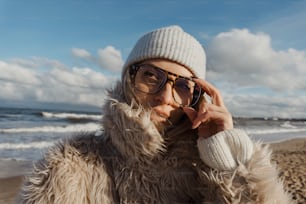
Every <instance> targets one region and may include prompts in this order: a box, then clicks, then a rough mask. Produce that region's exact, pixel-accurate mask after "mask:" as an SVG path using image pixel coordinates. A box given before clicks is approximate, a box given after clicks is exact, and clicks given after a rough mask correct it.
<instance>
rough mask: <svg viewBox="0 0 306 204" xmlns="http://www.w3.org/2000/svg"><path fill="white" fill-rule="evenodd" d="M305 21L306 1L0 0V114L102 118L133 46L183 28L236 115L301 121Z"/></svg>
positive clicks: (304, 114) (305, 97)
mask: <svg viewBox="0 0 306 204" xmlns="http://www.w3.org/2000/svg"><path fill="white" fill-rule="evenodd" d="M305 19H306V1H305V0H304V1H299V0H282V1H278V0H270V1H266V0H257V1H254V0H227V1H225V0H224V1H218V0H190V1H182V0H157V1H145V0H135V1H133V0H131V1H116V0H65V1H62V0H61V1H60V0H52V1H51V0H27V1H22V0H0V33H1V34H0V107H1V106H5V107H34V108H35V107H36V108H37V107H42V108H56V109H75V110H76V109H77V110H94V111H100V109H101V106H102V105H103V101H104V99H105V97H106V93H107V90H108V89H109V88H111V87H112V86H113V85H114V83H115V82H116V81H117V80H119V79H120V72H121V69H122V65H123V64H124V61H125V60H126V58H127V56H128V54H129V52H130V51H131V49H132V48H133V46H134V44H135V43H136V41H137V39H138V38H139V37H141V35H143V34H144V33H146V32H148V31H151V30H153V29H156V28H159V27H163V26H168V25H180V26H181V27H182V28H183V29H184V30H185V31H186V32H188V33H190V34H191V35H193V36H194V37H195V38H197V39H198V41H199V42H200V43H201V44H202V45H203V47H204V48H205V51H206V55H207V68H206V70H207V74H206V80H207V81H209V82H211V83H212V84H214V85H215V86H216V87H217V88H218V89H219V90H220V92H221V94H222V96H223V98H224V101H225V104H226V106H227V108H228V109H229V111H230V112H231V113H232V115H233V116H236V117H281V118H306V38H305V37H304V36H305V33H306V21H305Z"/></svg>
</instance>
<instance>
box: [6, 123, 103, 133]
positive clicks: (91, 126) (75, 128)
mask: <svg viewBox="0 0 306 204" xmlns="http://www.w3.org/2000/svg"><path fill="white" fill-rule="evenodd" d="M99 129H101V126H100V124H98V123H86V124H74V125H66V126H39V127H27V128H7V129H0V133H34V132H48V133H50V132H54V133H65V132H85V131H86V132H94V131H98V130H99Z"/></svg>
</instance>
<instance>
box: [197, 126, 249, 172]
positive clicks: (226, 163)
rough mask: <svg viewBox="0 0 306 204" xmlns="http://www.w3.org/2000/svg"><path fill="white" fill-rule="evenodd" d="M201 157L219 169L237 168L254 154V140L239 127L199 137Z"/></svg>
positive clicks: (212, 166) (209, 164)
mask: <svg viewBox="0 0 306 204" xmlns="http://www.w3.org/2000/svg"><path fill="white" fill-rule="evenodd" d="M198 149H199V153H200V157H201V159H202V160H203V161H204V163H206V164H207V165H208V166H210V167H211V168H214V169H218V170H232V169H235V168H236V167H237V166H238V164H239V163H243V164H245V163H246V162H248V160H249V159H250V158H251V156H252V154H253V142H252V141H251V139H250V138H249V137H248V135H247V134H246V133H245V132H244V131H242V130H239V129H231V130H226V131H222V132H219V133H217V134H216V135H214V136H212V137H209V138H206V139H203V138H199V139H198Z"/></svg>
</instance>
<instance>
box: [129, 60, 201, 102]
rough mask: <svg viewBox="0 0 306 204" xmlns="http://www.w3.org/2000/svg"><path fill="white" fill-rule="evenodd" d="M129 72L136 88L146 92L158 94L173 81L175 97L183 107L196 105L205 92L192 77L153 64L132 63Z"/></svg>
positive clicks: (173, 94)
mask: <svg viewBox="0 0 306 204" xmlns="http://www.w3.org/2000/svg"><path fill="white" fill-rule="evenodd" d="M129 74H130V77H131V81H132V84H133V86H134V88H135V89H136V90H137V91H140V92H143V93H146V94H152V95H153V94H157V93H158V92H159V91H161V90H162V89H163V88H164V86H165V85H166V83H167V82H171V85H172V96H173V99H174V101H175V102H176V103H177V104H179V105H180V106H182V107H185V106H194V105H196V104H197V102H198V101H199V99H200V97H201V95H202V93H203V90H202V89H201V87H200V86H199V85H197V83H196V82H195V81H193V78H192V77H191V78H189V77H183V76H180V75H177V74H174V73H171V72H168V71H165V70H164V69H162V68H159V67H156V66H154V65H151V64H135V65H132V66H131V67H130V70H129ZM169 76H172V77H171V78H170V77H169ZM173 78H174V79H173Z"/></svg>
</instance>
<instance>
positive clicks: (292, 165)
mask: <svg viewBox="0 0 306 204" xmlns="http://www.w3.org/2000/svg"><path fill="white" fill-rule="evenodd" d="M266 144H269V145H270V147H271V149H272V150H273V154H272V158H273V160H274V161H276V163H277V164H278V166H279V168H280V176H281V177H282V178H287V177H288V176H289V177H290V175H292V174H298V175H299V179H300V181H296V180H292V179H291V178H290V179H289V180H290V181H287V180H286V181H285V182H284V183H285V186H288V188H289V186H290V188H292V185H293V188H294V189H298V190H299V191H300V192H301V194H300V195H297V199H306V196H305V195H306V186H305V185H306V175H305V170H306V138H304V137H303V138H294V139H289V140H285V141H276V142H273V143H266ZM32 164H33V161H19V160H14V159H11V160H10V159H3V160H1V159H0V203H14V201H15V199H16V196H17V195H18V193H19V190H20V187H21V185H22V181H23V177H24V175H27V174H29V173H30V172H31V170H32ZM286 176H287V177H286ZM294 186H296V188H295V187H294ZM300 186H303V187H302V188H301V187H300Z"/></svg>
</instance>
